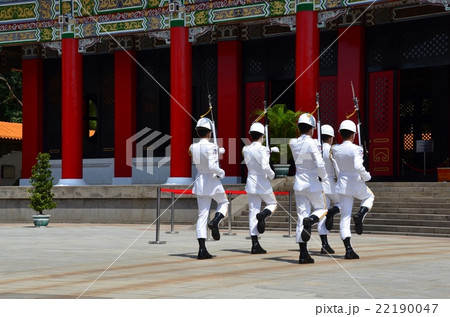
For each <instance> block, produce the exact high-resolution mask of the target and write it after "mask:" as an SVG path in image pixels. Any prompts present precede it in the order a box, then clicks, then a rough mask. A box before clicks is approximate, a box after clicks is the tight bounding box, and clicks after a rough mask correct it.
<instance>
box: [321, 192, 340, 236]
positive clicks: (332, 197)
mask: <svg viewBox="0 0 450 317" xmlns="http://www.w3.org/2000/svg"><path fill="white" fill-rule="evenodd" d="M325 198H326V200H327V209H330V208H332V207H334V206H337V207H338V208H339V209H341V203H340V202H339V195H338V194H325ZM325 220H326V217H323V218H322V219H320V221H319V224H318V225H317V232H318V233H319V235H327V234H329V233H330V231H329V230H327V228H326V227H325Z"/></svg>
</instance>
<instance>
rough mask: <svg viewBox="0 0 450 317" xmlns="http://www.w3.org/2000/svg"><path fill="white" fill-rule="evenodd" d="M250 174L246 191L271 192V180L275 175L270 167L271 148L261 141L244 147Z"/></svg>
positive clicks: (254, 192) (256, 192)
mask: <svg viewBox="0 0 450 317" xmlns="http://www.w3.org/2000/svg"><path fill="white" fill-rule="evenodd" d="M242 154H243V156H244V160H245V164H247V169H248V176H247V184H246V185H245V191H246V192H247V193H248V194H270V193H271V192H273V190H272V186H271V185H270V180H272V179H273V178H274V177H275V173H274V171H273V170H272V169H271V168H270V150H269V149H268V148H267V147H265V146H262V144H261V143H260V142H253V143H252V144H250V145H247V146H244V148H243V149H242Z"/></svg>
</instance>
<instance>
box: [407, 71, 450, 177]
mask: <svg viewBox="0 0 450 317" xmlns="http://www.w3.org/2000/svg"><path fill="white" fill-rule="evenodd" d="M449 75H450V67H449V66H444V67H429V68H420V69H411V70H403V71H401V73H400V91H399V92H400V94H399V97H400V105H399V132H400V133H399V137H400V142H399V145H400V146H399V154H400V159H401V166H402V168H401V174H402V176H405V177H413V178H414V180H419V179H428V180H434V179H435V178H436V168H437V167H439V166H443V165H446V164H448V158H449V149H450V138H449V134H450V129H449V119H450V111H449V108H450V98H449V92H448V91H449V88H450V82H449V77H450V76H449ZM417 141H419V142H421V141H429V143H431V142H433V148H434V150H433V151H432V152H427V153H426V154H425V165H424V153H423V152H419V151H418V145H419V144H418V142H417ZM419 148H420V146H419Z"/></svg>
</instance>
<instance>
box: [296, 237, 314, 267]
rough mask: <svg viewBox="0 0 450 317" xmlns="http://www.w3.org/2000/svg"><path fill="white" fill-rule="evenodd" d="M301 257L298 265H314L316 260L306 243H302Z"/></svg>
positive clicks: (300, 244)
mask: <svg viewBox="0 0 450 317" xmlns="http://www.w3.org/2000/svg"><path fill="white" fill-rule="evenodd" d="M298 245H299V246H300V257H299V259H298V264H309V263H314V259H313V258H312V257H311V256H310V255H309V252H308V248H307V246H306V242H300V243H299V244H298Z"/></svg>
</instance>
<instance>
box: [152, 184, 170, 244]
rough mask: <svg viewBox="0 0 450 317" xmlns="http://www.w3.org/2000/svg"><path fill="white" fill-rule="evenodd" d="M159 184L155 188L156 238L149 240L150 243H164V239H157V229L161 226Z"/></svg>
mask: <svg viewBox="0 0 450 317" xmlns="http://www.w3.org/2000/svg"><path fill="white" fill-rule="evenodd" d="M160 214H161V186H158V188H157V189H156V240H155V241H150V242H149V243H150V244H165V243H166V241H160V240H159V230H160V226H161V219H160Z"/></svg>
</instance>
